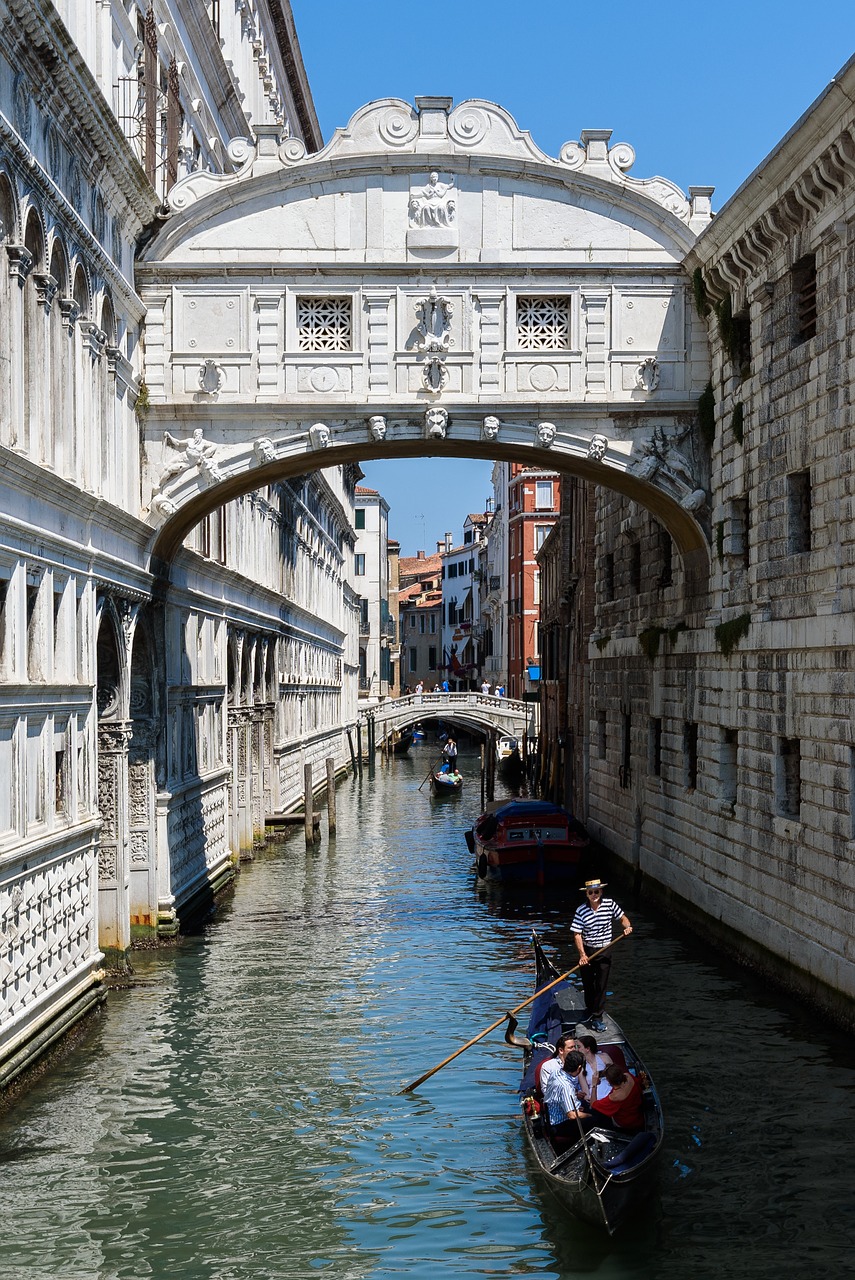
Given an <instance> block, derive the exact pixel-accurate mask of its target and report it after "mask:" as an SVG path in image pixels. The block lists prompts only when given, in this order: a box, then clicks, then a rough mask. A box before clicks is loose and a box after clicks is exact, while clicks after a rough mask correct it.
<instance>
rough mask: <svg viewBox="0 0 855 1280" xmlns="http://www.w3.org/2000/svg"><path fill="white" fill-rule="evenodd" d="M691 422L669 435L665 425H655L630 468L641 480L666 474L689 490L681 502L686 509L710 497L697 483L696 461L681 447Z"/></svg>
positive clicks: (678, 484)
mask: <svg viewBox="0 0 855 1280" xmlns="http://www.w3.org/2000/svg"><path fill="white" fill-rule="evenodd" d="M691 430H692V428H691V426H687V427H684V428H683V429H682V430H681V431H678V432H676V433H675V434H674V435H670V436H669V435H666V434H665V429H664V427H654V428H653V432H652V434H651V436H650V438H649V439H647V440H645V441H644V442H643V443H642V444H641V448H640V451H639V455H638V458H637V459H636V460H635V461H633V462H632V463H631V464H630V467H629V470H630V471H631V472H632V473H633V475H636V476H638V478H639V479H640V480H648V481H652V480H653V479H654V478H655V477H656V476H660V475H661V476H663V477H665V478H666V479H668V480H670V481H671V483H672V484H674V485H676V486H677V488H679V489H684V490H686V491H687V492H686V494H685V496H684V497H683V498H681V499H680V505H681V507H683V508H684V509H685V510H686V511H697V510H698V509H699V508H700V507H702V506H703V505H704V503H705V502H706V500H707V494H706V490H705V489H703V488H702V487H701V486H700V484H699V483H698V479H697V476H696V475H695V469H694V466H693V464H692V463H691V462H690V461H689V459H688V458H687V457H686V455H685V454H684V453H683V451H682V450H681V448H680V445H681V444H682V443H683V441H684V440H686V439H687V438H688V437H689V436H690V434H691Z"/></svg>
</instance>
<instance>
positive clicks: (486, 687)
mask: <svg viewBox="0 0 855 1280" xmlns="http://www.w3.org/2000/svg"><path fill="white" fill-rule="evenodd" d="M481 692H482V693H489V692H490V681H489V680H482V681H481Z"/></svg>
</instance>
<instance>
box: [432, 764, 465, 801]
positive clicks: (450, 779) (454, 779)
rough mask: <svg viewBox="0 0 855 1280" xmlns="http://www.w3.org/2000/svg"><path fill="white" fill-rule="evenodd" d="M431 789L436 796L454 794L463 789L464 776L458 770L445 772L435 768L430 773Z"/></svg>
mask: <svg viewBox="0 0 855 1280" xmlns="http://www.w3.org/2000/svg"><path fill="white" fill-rule="evenodd" d="M430 789H431V791H432V792H433V794H434V795H435V796H454V795H457V794H458V793H459V792H460V791H462V790H463V778H462V776H461V774H459V773H458V772H457V771H456V770H455V771H454V772H451V771H450V770H449V771H448V772H447V773H444V772H443V771H442V769H434V770H433V771H432V772H431V775H430Z"/></svg>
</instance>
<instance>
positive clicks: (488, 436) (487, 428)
mask: <svg viewBox="0 0 855 1280" xmlns="http://www.w3.org/2000/svg"><path fill="white" fill-rule="evenodd" d="M501 426H502V424H501V422H500V421H499V419H498V418H497V417H496V416H495V415H494V414H492V413H489V414H488V415H487V417H486V418H485V419H484V421H483V422H482V423H481V439H482V440H495V439H496V437H497V435H498V434H499V430H500V428H501Z"/></svg>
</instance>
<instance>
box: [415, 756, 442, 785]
mask: <svg viewBox="0 0 855 1280" xmlns="http://www.w3.org/2000/svg"><path fill="white" fill-rule="evenodd" d="M441 764H442V756H440V758H439V759H438V760H437V762H436V764H432V765H431V767H430V768H429V769H428V771H427V773H426V774H425V776H424V777H423V778H422V780H421V782H420V783H419V791H421V789H422V787H423V786H424V785H425V783H426V782H427V780H428V778H430V777H431V776H432V774H433V772H434V770H435V769H436V768H437V767H438V766H439V765H441Z"/></svg>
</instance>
